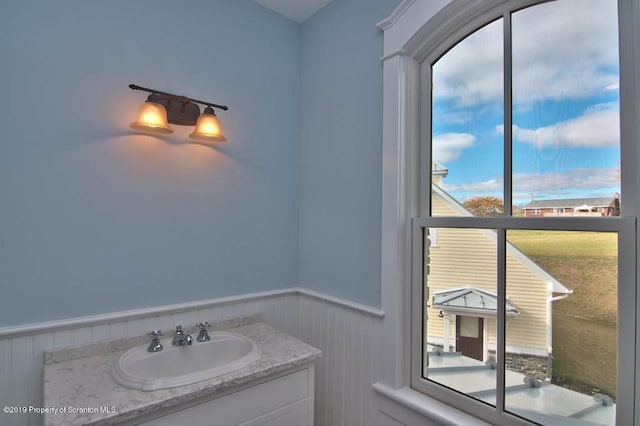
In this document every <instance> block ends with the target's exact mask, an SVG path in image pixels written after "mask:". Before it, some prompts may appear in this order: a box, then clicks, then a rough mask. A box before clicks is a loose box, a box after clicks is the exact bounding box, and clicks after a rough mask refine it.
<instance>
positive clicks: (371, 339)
mask: <svg viewBox="0 0 640 426" xmlns="http://www.w3.org/2000/svg"><path fill="white" fill-rule="evenodd" d="M299 297H300V302H299V310H300V311H299V315H300V320H299V333H298V334H297V335H296V334H294V335H295V336H296V337H298V338H299V339H301V340H303V341H305V342H307V343H309V344H310V345H313V346H315V347H317V348H319V349H321V350H322V358H320V359H319V360H318V361H316V411H315V424H316V425H317V426H333V425H335V426H372V425H376V424H378V420H377V409H376V405H375V400H374V393H373V389H372V387H371V386H372V384H373V383H375V382H376V380H377V373H378V371H379V365H380V348H379V346H378V345H379V342H380V338H379V332H380V324H381V317H382V315H383V314H382V313H381V314H374V315H372V314H371V313H369V312H364V311H360V310H358V309H354V308H352V307H349V306H345V305H343V304H336V303H334V302H333V301H331V300H322V299H320V298H317V297H310V296H308V295H305V294H304V293H303V294H301V295H300V296H299Z"/></svg>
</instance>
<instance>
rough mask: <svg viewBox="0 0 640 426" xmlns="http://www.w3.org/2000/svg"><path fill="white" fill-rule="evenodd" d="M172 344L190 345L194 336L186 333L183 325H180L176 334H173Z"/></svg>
mask: <svg viewBox="0 0 640 426" xmlns="http://www.w3.org/2000/svg"><path fill="white" fill-rule="evenodd" d="M171 344H172V345H173V346H185V345H189V346H190V345H192V344H193V338H192V337H191V335H190V334H184V332H183V331H182V326H181V325H179V326H177V327H176V334H175V335H174V336H173V340H172V341H171Z"/></svg>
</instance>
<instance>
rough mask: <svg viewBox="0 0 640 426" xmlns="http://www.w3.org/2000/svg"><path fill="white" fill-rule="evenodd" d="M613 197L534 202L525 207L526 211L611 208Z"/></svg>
mask: <svg viewBox="0 0 640 426" xmlns="http://www.w3.org/2000/svg"><path fill="white" fill-rule="evenodd" d="M613 200H614V198H613V197H607V198H566V199H557V200H556V199H554V200H534V201H532V202H530V203H529V204H527V205H526V206H524V207H523V208H524V209H544V208H559V207H568V208H574V207H582V206H590V207H610V206H611V205H612V204H613Z"/></svg>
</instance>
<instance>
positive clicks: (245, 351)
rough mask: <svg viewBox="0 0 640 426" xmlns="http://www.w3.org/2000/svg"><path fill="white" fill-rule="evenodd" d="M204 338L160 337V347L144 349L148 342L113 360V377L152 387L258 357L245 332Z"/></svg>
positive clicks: (199, 377)
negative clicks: (178, 340)
mask: <svg viewBox="0 0 640 426" xmlns="http://www.w3.org/2000/svg"><path fill="white" fill-rule="evenodd" d="M210 336H211V340H210V341H208V342H197V341H195V338H194V341H193V345H191V346H172V345H171V339H164V340H161V343H162V346H164V349H163V350H162V351H160V352H147V347H148V345H144V346H138V347H135V348H133V349H129V350H128V351H127V352H125V353H123V354H122V355H121V356H120V357H119V358H118V359H117V360H116V362H115V363H114V364H113V367H112V368H111V375H112V376H113V379H114V380H115V381H116V382H117V383H119V384H121V385H122V386H125V387H127V388H131V389H140V390H143V391H152V390H156V389H167V388H174V387H176V386H183V385H188V384H191V383H197V382H200V381H203V380H208V379H212V378H215V377H218V376H222V375H224V374H227V373H230V372H232V371H235V370H239V369H241V368H243V367H246V366H248V365H249V364H251V363H253V362H255V361H257V360H258V359H259V358H260V350H259V349H258V347H257V346H256V345H255V343H254V342H253V341H251V340H250V339H248V338H247V337H245V336H242V335H240V334H236V333H229V332H223V331H219V332H215V333H211V334H210Z"/></svg>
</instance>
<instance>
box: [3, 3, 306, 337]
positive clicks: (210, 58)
mask: <svg viewBox="0 0 640 426" xmlns="http://www.w3.org/2000/svg"><path fill="white" fill-rule="evenodd" d="M0 58H2V59H1V61H2V65H1V66H0V88H1V89H2V90H1V93H2V97H1V101H0V129H1V130H0V131H1V135H2V136H1V137H0V290H1V292H2V296H1V297H0V326H7V325H13V324H21V323H32V322H38V321H42V320H52V319H59V318H68V317H74V316H80V315H88V314H97V313H103V312H111V311H119V310H125V309H130V308H136V307H142V306H153V305H161V304H167V303H177V302H182V301H191V300H200V299H207V298H212V297H218V296H225V295H232V294H241V293H247V292H254V291H262V290H269V289H276V288H282V287H290V286H292V285H295V284H296V282H297V266H298V261H297V244H298V206H299V200H298V194H299V193H300V189H299V187H298V177H299V165H300V153H299V142H298V139H299V122H300V116H299V111H300V92H299V89H300V87H299V80H300V25H298V24H296V23H294V22H292V21H290V20H287V19H286V18H283V17H282V16H280V15H277V14H275V13H273V12H271V11H268V10H267V9H264V8H262V7H260V6H258V5H257V4H255V3H253V2H251V1H249V0H233V1H229V0H217V1H216V0H189V1H184V0H183V1H177V0H136V1H128V0H127V1H124V0H109V1H102V2H95V1H90V2H88V1H83V0H57V1H45V0H42V1H29V0H27V1H25V0H4V1H2V4H0ZM129 83H136V84H139V85H142V86H147V87H152V88H157V89H160V90H165V91H169V92H173V93H177V94H183V95H186V96H192V97H195V98H198V99H204V100H210V101H213V102H217V103H223V104H228V105H229V107H230V110H229V111H228V112H220V113H219V116H220V119H221V121H222V124H223V126H224V129H225V132H226V135H227V137H228V140H229V142H228V143H227V144H225V145H222V146H220V147H218V146H216V147H215V148H213V149H212V148H209V147H205V146H201V145H194V144H190V143H188V141H189V139H188V137H187V135H188V133H189V132H190V131H191V130H192V128H190V127H180V126H174V128H175V129H176V132H175V133H174V134H173V135H171V136H169V137H164V136H163V137H154V136H144V135H139V134H135V133H134V132H133V131H132V130H131V129H129V127H128V124H129V123H130V122H131V121H133V120H134V118H135V115H136V113H137V110H138V108H139V106H140V104H141V103H142V102H143V101H144V99H145V98H146V95H145V94H144V93H143V92H134V91H131V90H129V89H128V88H127V85H128V84H129Z"/></svg>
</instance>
